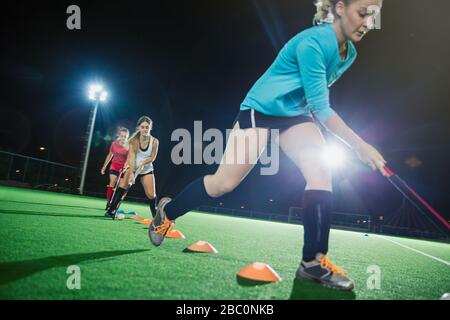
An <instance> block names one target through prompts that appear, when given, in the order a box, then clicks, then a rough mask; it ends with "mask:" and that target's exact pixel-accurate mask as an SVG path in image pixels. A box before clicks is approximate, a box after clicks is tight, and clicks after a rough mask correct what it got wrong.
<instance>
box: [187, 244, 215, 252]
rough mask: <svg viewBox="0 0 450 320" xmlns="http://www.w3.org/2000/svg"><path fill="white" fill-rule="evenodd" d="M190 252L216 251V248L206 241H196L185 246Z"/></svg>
mask: <svg viewBox="0 0 450 320" xmlns="http://www.w3.org/2000/svg"><path fill="white" fill-rule="evenodd" d="M186 250H188V251H192V252H204V253H217V252H218V251H217V249H216V248H214V247H213V246H212V245H211V244H209V243H208V242H206V241H197V242H196V243H193V244H191V245H190V246H189V247H187V248H186Z"/></svg>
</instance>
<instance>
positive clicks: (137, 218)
mask: <svg viewBox="0 0 450 320" xmlns="http://www.w3.org/2000/svg"><path fill="white" fill-rule="evenodd" d="M130 219H133V220H142V218H141V217H140V216H138V215H137V214H135V215H132V216H131V217H130Z"/></svg>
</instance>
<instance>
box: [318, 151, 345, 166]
mask: <svg viewBox="0 0 450 320" xmlns="http://www.w3.org/2000/svg"><path fill="white" fill-rule="evenodd" d="M322 160H323V162H324V163H325V165H326V166H328V167H330V168H337V167H340V166H342V164H343V163H344V161H345V153H344V151H343V150H342V149H341V148H339V147H337V146H326V147H325V148H324V150H323V153H322Z"/></svg>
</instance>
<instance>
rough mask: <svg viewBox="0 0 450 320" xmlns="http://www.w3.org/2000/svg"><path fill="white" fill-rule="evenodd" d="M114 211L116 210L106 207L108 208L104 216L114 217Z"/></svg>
mask: <svg viewBox="0 0 450 320" xmlns="http://www.w3.org/2000/svg"><path fill="white" fill-rule="evenodd" d="M116 211H117V210H112V209H111V208H108V210H106V212H105V218H109V219H113V220H114V219H116Z"/></svg>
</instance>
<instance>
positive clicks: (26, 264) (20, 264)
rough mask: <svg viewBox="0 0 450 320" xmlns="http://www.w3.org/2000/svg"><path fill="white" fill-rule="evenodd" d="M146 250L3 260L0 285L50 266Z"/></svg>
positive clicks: (0, 269) (68, 264)
mask: <svg viewBox="0 0 450 320" xmlns="http://www.w3.org/2000/svg"><path fill="white" fill-rule="evenodd" d="M143 251H148V250H147V249H139V250H116V251H100V252H92V253H79V254H69V255H63V256H54V257H46V258H40V259H33V260H24V261H14V262H3V263H0V285H3V284H5V283H8V282H12V281H16V280H19V279H22V278H25V277H28V276H30V275H32V274H34V273H37V272H41V271H44V270H47V269H51V268H57V267H68V266H71V265H76V264H79V263H81V262H84V261H91V260H98V259H105V258H111V257H117V256H122V255H126V254H133V253H139V252H143Z"/></svg>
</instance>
